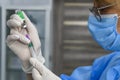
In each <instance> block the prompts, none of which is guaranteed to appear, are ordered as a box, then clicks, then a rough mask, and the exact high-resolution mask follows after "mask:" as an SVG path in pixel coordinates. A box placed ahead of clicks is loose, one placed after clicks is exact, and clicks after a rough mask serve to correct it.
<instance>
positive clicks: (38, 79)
mask: <svg viewBox="0 0 120 80" xmlns="http://www.w3.org/2000/svg"><path fill="white" fill-rule="evenodd" d="M30 63H31V64H32V65H33V67H34V68H33V70H32V77H33V79H34V80H61V79H60V78H59V77H58V76H56V75H55V74H54V73H52V72H51V71H50V70H49V69H48V68H46V67H45V66H44V65H43V64H42V63H41V62H39V61H38V60H37V59H35V58H30Z"/></svg>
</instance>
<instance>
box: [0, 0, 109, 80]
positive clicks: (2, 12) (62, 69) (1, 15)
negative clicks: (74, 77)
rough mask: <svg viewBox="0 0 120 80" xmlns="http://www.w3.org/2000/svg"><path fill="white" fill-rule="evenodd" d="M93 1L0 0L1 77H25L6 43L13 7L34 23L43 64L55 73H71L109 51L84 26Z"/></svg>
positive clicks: (1, 79)
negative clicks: (39, 42) (40, 45)
mask: <svg viewBox="0 0 120 80" xmlns="http://www.w3.org/2000/svg"><path fill="white" fill-rule="evenodd" d="M92 6H93V0H0V80H26V75H25V73H24V72H23V71H22V69H21V63H20V60H19V59H18V57H17V56H16V55H14V53H13V52H12V51H11V50H10V49H9V48H8V47H7V46H6V42H5V40H6V37H7V35H8V34H9V28H8V27H7V25H6V21H7V20H8V19H9V17H10V15H11V14H14V13H15V10H17V9H21V10H23V11H25V13H26V14H27V15H28V17H29V18H30V20H31V21H32V22H33V23H34V24H35V25H36V28H37V30H38V33H39V37H40V39H41V43H42V53H43V56H44V57H45V59H46V63H45V65H46V66H47V67H48V68H49V69H51V70H52V71H53V72H54V73H56V74H57V75H60V74H61V73H65V74H68V75H70V74H71V73H72V71H73V70H74V69H75V68H77V67H79V66H88V65H92V62H93V61H94V59H95V58H97V57H100V56H102V55H105V54H107V53H108V51H105V50H103V49H102V48H101V47H100V46H99V45H98V44H97V43H96V42H95V41H94V40H93V38H92V36H91V35H90V33H89V31H88V28H87V26H88V25H87V20H88V16H89V8H91V7H92Z"/></svg>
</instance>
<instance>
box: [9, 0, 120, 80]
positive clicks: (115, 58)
mask: <svg viewBox="0 0 120 80" xmlns="http://www.w3.org/2000/svg"><path fill="white" fill-rule="evenodd" d="M119 2H120V0H94V6H93V7H92V8H90V15H89V19H88V29H89V31H90V32H91V34H92V36H93V38H94V39H95V41H97V42H98V44H99V45H100V46H102V47H103V48H104V49H106V50H110V51H113V52H112V53H110V54H108V55H105V56H102V57H100V58H98V59H96V60H95V61H94V62H93V65H92V66H84V67H78V68H76V69H75V70H74V71H73V73H72V74H71V75H70V76H68V75H65V74H61V75H60V77H58V76H57V75H55V74H54V73H53V72H51V71H50V70H49V69H48V68H47V67H45V66H44V64H43V62H42V61H41V59H40V57H39V52H40V48H41V43H40V39H39V37H38V32H37V30H36V28H35V26H34V25H33V24H32V23H31V21H30V20H29V19H28V17H27V16H26V14H25V13H24V12H23V15H24V17H25V22H26V26H27V27H26V28H22V24H23V21H22V20H21V18H20V17H19V16H18V15H16V14H13V15H11V17H10V19H9V20H8V21H7V25H8V27H9V28H10V35H8V37H7V45H8V47H9V48H10V49H11V50H12V51H13V52H14V53H15V54H16V55H17V56H18V58H19V59H20V60H21V63H22V69H23V71H24V72H25V73H26V74H27V76H28V80H120V7H119V4H120V3H119ZM26 34H28V35H29V37H30V39H31V41H32V43H33V46H34V50H35V53H36V55H38V56H37V57H36V58H31V54H30V51H29V47H28V44H29V43H30V42H31V41H30V40H29V39H28V38H26V37H25V35H26ZM32 78H33V79H32Z"/></svg>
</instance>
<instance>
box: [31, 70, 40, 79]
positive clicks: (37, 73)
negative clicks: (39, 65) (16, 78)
mask: <svg viewBox="0 0 120 80" xmlns="http://www.w3.org/2000/svg"><path fill="white" fill-rule="evenodd" d="M32 77H33V79H34V80H42V76H41V75H40V73H39V72H38V71H37V69H35V68H33V70H32Z"/></svg>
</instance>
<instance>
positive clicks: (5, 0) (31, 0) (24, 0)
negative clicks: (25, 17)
mask: <svg viewBox="0 0 120 80" xmlns="http://www.w3.org/2000/svg"><path fill="white" fill-rule="evenodd" d="M0 5H5V6H6V5H7V6H9V5H15V6H50V7H51V5H52V0H0Z"/></svg>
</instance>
